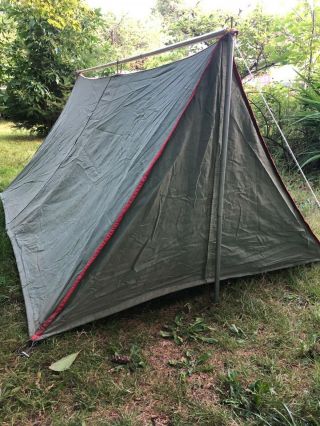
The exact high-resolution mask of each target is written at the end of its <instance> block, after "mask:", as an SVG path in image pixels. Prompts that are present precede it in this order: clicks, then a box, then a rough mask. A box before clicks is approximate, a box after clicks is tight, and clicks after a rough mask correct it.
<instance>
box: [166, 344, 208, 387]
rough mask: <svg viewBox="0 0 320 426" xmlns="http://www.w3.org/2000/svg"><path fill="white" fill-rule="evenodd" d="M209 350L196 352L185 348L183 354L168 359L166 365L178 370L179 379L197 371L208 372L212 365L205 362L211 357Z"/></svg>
mask: <svg viewBox="0 0 320 426" xmlns="http://www.w3.org/2000/svg"><path fill="white" fill-rule="evenodd" d="M211 355H212V354H211V353H210V352H203V353H200V354H199V353H196V352H194V351H190V350H187V351H185V352H184V356H183V357H182V358H181V359H179V360H176V359H170V360H169V361H168V365H169V366H170V367H174V368H176V369H178V370H180V373H179V379H180V380H182V381H185V380H186V378H187V377H190V376H192V374H194V373H197V372H209V371H211V370H212V367H211V366H210V365H208V364H207V361H208V360H209V359H210V357H211Z"/></svg>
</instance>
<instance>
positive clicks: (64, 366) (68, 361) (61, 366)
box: [49, 351, 80, 371]
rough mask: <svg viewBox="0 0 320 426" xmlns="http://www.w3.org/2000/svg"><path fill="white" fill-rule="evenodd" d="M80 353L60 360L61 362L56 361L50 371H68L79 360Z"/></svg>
mask: <svg viewBox="0 0 320 426" xmlns="http://www.w3.org/2000/svg"><path fill="white" fill-rule="evenodd" d="M79 353H80V351H79V352H75V353H73V354H70V355H67V356H65V357H63V358H61V359H59V361H56V362H54V363H53V364H51V365H50V366H49V368H50V370H53V371H65V370H68V369H69V368H70V367H71V365H72V364H73V363H74V361H75V359H76V358H77V356H78V355H79Z"/></svg>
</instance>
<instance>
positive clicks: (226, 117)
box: [214, 32, 235, 303]
mask: <svg viewBox="0 0 320 426" xmlns="http://www.w3.org/2000/svg"><path fill="white" fill-rule="evenodd" d="M234 35H235V34H234V33H232V32H230V33H229V35H228V38H227V39H226V43H227V44H228V53H227V64H226V71H227V72H226V82H225V103H224V112H223V127H222V141H221V153H220V167H219V182H218V200H217V231H216V258H215V282H214V302H215V303H218V302H219V297H220V276H221V244H222V226H223V204H224V191H225V180H226V166H227V154H228V141H229V123H230V108H231V89H232V75H233V51H234Z"/></svg>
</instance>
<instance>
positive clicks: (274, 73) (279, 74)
mask: <svg viewBox="0 0 320 426" xmlns="http://www.w3.org/2000/svg"><path fill="white" fill-rule="evenodd" d="M296 78H297V73H296V71H295V68H294V67H293V66H292V65H282V66H280V67H272V68H270V69H269V70H268V71H267V72H266V73H264V74H261V75H257V76H254V77H253V78H252V77H251V76H250V75H248V76H247V77H246V78H245V79H244V83H249V84H251V85H253V86H255V87H260V88H261V87H263V86H267V85H268V84H271V83H282V84H283V85H284V86H287V87H290V86H292V84H293V83H294V81H295V80H296Z"/></svg>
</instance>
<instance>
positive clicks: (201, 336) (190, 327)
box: [160, 315, 217, 345]
mask: <svg viewBox="0 0 320 426" xmlns="http://www.w3.org/2000/svg"><path fill="white" fill-rule="evenodd" d="M213 331H214V329H213V328H212V327H210V326H209V325H207V324H206V323H205V321H204V319H203V318H200V317H198V318H196V319H195V320H194V321H192V322H191V323H188V322H187V320H186V318H185V317H184V316H183V315H176V317H175V319H174V321H173V324H169V325H165V326H164V330H161V331H160V336H161V337H164V338H167V339H173V340H174V341H175V343H176V344H177V345H181V344H182V343H184V342H185V341H195V342H203V343H209V344H213V343H217V340H216V339H214V338H213V337H211V336H210V335H208V334H212V332H213Z"/></svg>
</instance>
